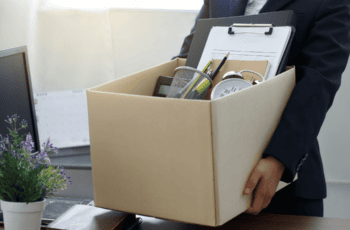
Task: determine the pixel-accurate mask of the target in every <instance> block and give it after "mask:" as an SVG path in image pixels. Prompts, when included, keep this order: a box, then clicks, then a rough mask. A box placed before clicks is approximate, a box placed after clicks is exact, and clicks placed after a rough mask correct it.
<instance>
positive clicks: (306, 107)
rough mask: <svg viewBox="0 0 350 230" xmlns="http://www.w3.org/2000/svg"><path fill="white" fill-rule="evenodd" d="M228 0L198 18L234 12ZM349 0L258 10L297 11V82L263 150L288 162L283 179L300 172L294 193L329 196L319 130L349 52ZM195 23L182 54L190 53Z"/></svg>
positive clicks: (281, 1)
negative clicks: (318, 138) (320, 148)
mask: <svg viewBox="0 0 350 230" xmlns="http://www.w3.org/2000/svg"><path fill="white" fill-rule="evenodd" d="M229 4H230V0H205V1H204V5H203V6H202V8H201V10H200V12H199V14H198V16H197V18H196V22H197V20H198V19H201V18H214V17H229V16H232V12H233V9H230V7H223V6H224V5H227V6H229ZM348 4H349V2H348V0H268V2H267V3H266V4H265V6H264V7H263V8H262V9H261V10H260V12H259V13H265V12H272V11H282V10H293V11H294V13H296V14H297V17H298V22H297V26H296V34H295V37H294V40H293V43H292V47H291V53H290V56H289V59H288V65H290V66H292V65H295V68H296V82H297V84H296V86H295V88H294V91H293V93H292V95H291V98H290V100H289V102H288V103H287V106H286V108H285V110H284V112H283V115H282V118H281V121H280V123H279V125H278V127H277V129H276V131H275V133H274V135H273V137H272V139H271V142H270V144H269V145H268V147H267V148H266V150H265V152H264V155H263V156H264V157H266V156H268V155H271V156H273V157H275V158H276V159H278V160H280V161H281V162H282V163H283V164H284V165H285V166H286V170H285V172H284V174H283V176H282V179H281V180H282V181H284V182H291V181H292V180H293V178H294V176H295V175H296V173H298V177H299V179H298V180H297V181H296V182H295V185H293V189H294V196H295V197H301V198H307V199H321V198H325V197H326V183H325V177H324V171H323V166H322V160H321V156H320V150H319V146H318V141H317V135H318V133H319V131H320V128H321V125H322V123H323V121H324V119H325V116H326V113H327V111H328V109H329V108H330V107H331V105H332V103H333V99H334V96H335V94H336V92H337V90H338V88H339V87H340V82H341V75H342V73H343V71H344V69H345V67H346V64H347V61H348V58H349V50H350V49H349V46H350V41H349V36H348V33H349V27H348V26H349V24H350V14H349V9H348V7H347V6H348ZM231 8H232V7H231ZM195 26H196V23H195ZM195 26H194V27H193V29H192V31H191V34H190V35H189V36H187V37H186V38H185V40H184V44H183V46H182V48H181V51H180V54H179V55H178V56H177V57H185V58H186V57H187V54H188V50H189V47H190V44H191V41H192V37H193V33H194V31H195ZM326 154H332V153H326Z"/></svg>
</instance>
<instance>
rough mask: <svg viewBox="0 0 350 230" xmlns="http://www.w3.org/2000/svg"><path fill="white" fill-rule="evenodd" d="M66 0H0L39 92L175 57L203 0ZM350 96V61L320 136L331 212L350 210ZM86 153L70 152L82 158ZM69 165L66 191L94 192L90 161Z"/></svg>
mask: <svg viewBox="0 0 350 230" xmlns="http://www.w3.org/2000/svg"><path fill="white" fill-rule="evenodd" d="M57 2H61V5H58V3H57ZM65 2H69V1H62V0H61V1H56V0H53V1H49V0H2V1H0V50H4V49H10V48H14V47H18V46H23V45H27V46H28V51H29V64H30V70H31V77H32V84H33V91H34V93H35V92H48V91H60V90H72V89H76V88H88V87H92V86H96V85H98V84H102V83H105V82H107V81H111V80H113V79H116V78H119V77H122V76H125V75H127V74H131V73H134V72H137V71H140V70H142V69H145V68H148V67H151V66H154V65H158V64H160V63H163V62H166V61H168V60H170V58H171V57H172V56H173V55H175V54H177V53H178V52H179V50H180V47H181V44H182V42H183V38H184V37H185V36H186V35H187V34H188V33H189V31H190V29H191V27H192V25H193V22H194V19H195V16H196V14H197V12H198V10H199V8H200V6H201V4H202V0H196V1H194V2H195V4H193V5H191V6H189V8H188V9H184V8H186V1H183V2H182V3H183V4H182V3H181V2H179V5H177V6H171V7H172V9H161V8H162V7H163V6H157V7H153V8H152V7H149V8H147V7H148V6H147V5H145V4H144V3H143V5H142V3H140V2H141V1H130V2H129V4H127V3H125V4H124V5H122V3H119V5H118V2H119V1H114V3H113V5H112V4H110V5H108V4H109V2H108V1H100V2H102V3H101V4H99V5H98V6H97V5H93V4H88V3H87V4H84V5H82V4H83V3H82V2H83V1H70V2H73V3H75V4H73V5H74V6H73V5H70V6H69V5H64V4H63V3H65ZM79 2H81V3H79ZM120 2H122V1H120ZM132 2H134V3H135V4H134V5H132ZM143 2H146V1H143ZM67 4H68V3H67ZM137 4H139V5H137ZM180 4H182V6H181V7H180ZM133 6H138V8H135V7H133ZM155 8H156V9H155ZM163 8H166V7H163ZM349 98H350V64H348V66H347V68H346V70H345V72H344V73H343V79H342V85H341V87H340V90H339V91H338V93H337V95H336V97H335V101H334V104H333V106H332V108H331V109H330V111H329V112H328V114H327V117H326V120H325V122H324V125H323V127H322V129H321V131H320V134H319V136H318V138H319V142H320V149H321V154H322V158H323V163H324V169H325V174H326V180H327V186H328V197H327V198H326V200H325V217H339V218H350V167H349V163H348V162H350V153H349V152H350V151H349V150H350V141H349V140H348V139H349V138H350V120H349V119H348V117H349V115H350V100H349ZM39 131H40V130H39ZM79 157H80V156H77V157H75V156H69V157H68V159H71V160H72V165H74V159H76V158H79ZM84 159H86V158H84ZM80 161H81V160H80ZM67 173H70V175H71V176H72V181H73V185H72V186H71V187H70V188H68V190H65V191H60V192H59V193H58V194H59V195H61V196H70V197H82V198H91V199H93V188H92V176H91V170H90V169H89V167H81V168H80V169H79V167H75V168H74V167H72V168H71V169H68V170H67Z"/></svg>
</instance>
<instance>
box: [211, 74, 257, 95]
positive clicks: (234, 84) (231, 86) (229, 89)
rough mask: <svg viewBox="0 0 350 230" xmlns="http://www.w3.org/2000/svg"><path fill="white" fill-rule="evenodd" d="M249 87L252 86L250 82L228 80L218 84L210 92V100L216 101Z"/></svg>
mask: <svg viewBox="0 0 350 230" xmlns="http://www.w3.org/2000/svg"><path fill="white" fill-rule="evenodd" d="M250 86H252V83H250V82H247V81H245V80H242V79H238V78H230V79H227V80H224V81H222V82H220V83H219V84H217V85H216V86H215V87H214V89H213V91H212V92H211V95H210V99H211V100H213V99H218V98H221V97H224V96H227V95H230V94H231V93H234V92H238V91H240V90H242V89H245V88H248V87H250Z"/></svg>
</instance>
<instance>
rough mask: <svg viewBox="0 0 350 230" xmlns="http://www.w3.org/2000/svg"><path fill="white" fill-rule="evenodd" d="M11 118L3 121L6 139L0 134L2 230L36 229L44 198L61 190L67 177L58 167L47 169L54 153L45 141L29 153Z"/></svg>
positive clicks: (25, 138)
mask: <svg viewBox="0 0 350 230" xmlns="http://www.w3.org/2000/svg"><path fill="white" fill-rule="evenodd" d="M18 119H19V117H18V116H17V115H16V114H15V115H13V116H11V117H9V116H8V117H7V119H6V120H5V122H7V123H8V124H9V126H10V127H9V128H8V130H9V135H8V134H7V135H6V136H2V135H1V134H0V200H1V209H2V211H3V216H4V224H5V229H6V230H12V229H28V230H31V229H33V230H37V229H40V225H41V218H42V212H43V210H44V208H45V198H46V197H48V196H53V193H54V192H56V191H57V189H59V188H61V189H65V188H66V186H67V182H69V183H72V182H71V181H70V177H69V176H67V175H66V173H65V170H64V169H63V168H62V167H54V166H52V165H50V159H49V157H48V155H49V154H55V153H58V151H57V148H56V147H53V146H52V144H51V143H50V140H49V139H48V140H47V142H46V143H44V144H43V146H42V147H43V148H42V150H41V151H38V152H36V153H32V151H33V148H34V143H33V141H32V137H31V135H30V133H28V134H24V135H22V136H20V135H19V134H18V131H19V130H21V129H25V128H27V122H26V121H25V120H22V122H21V123H19V124H18V125H17V121H18Z"/></svg>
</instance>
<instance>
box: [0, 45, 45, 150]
mask: <svg viewBox="0 0 350 230" xmlns="http://www.w3.org/2000/svg"><path fill="white" fill-rule="evenodd" d="M14 114H17V115H18V116H19V117H20V118H19V121H18V122H17V123H20V122H21V121H22V119H24V120H26V121H27V123H28V127H27V128H26V129H22V130H20V131H19V135H23V134H27V133H30V134H31V135H32V138H33V142H34V145H35V146H34V150H33V152H37V151H40V142H39V136H38V128H37V123H36V116H35V108H34V99H33V91H32V84H31V80H30V72H29V64H28V53H27V47H26V46H22V47H18V48H13V49H8V50H3V51H0V134H1V135H2V136H3V137H4V136H6V135H7V134H9V131H8V129H7V127H8V125H9V124H8V123H6V122H5V119H7V116H12V115H14Z"/></svg>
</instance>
